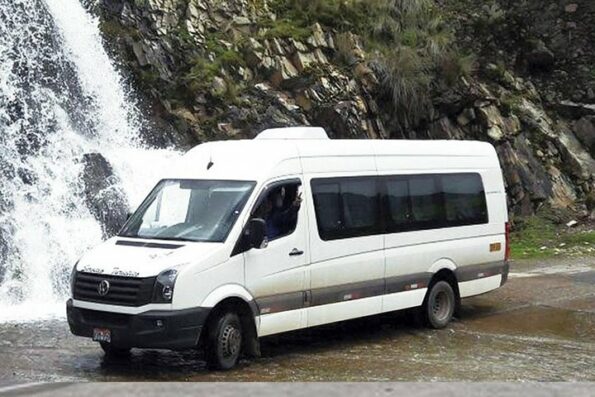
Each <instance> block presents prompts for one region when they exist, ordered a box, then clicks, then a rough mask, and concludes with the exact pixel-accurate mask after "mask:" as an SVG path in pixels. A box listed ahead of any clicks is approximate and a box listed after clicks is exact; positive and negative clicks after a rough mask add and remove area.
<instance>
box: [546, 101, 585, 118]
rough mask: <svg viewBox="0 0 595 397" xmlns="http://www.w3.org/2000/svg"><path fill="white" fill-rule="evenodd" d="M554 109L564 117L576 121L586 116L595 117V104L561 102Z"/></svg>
mask: <svg viewBox="0 0 595 397" xmlns="http://www.w3.org/2000/svg"><path fill="white" fill-rule="evenodd" d="M554 108H555V110H557V111H558V113H561V114H562V115H563V116H566V117H569V118H571V119H575V120H576V119H579V118H581V117H585V116H595V104H585V103H577V102H572V101H561V102H559V103H558V104H556V105H555V106H554Z"/></svg>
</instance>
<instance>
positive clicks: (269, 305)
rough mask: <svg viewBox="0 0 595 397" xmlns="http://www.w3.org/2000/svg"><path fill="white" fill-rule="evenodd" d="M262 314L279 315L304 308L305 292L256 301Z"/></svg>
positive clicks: (272, 296)
mask: <svg viewBox="0 0 595 397" xmlns="http://www.w3.org/2000/svg"><path fill="white" fill-rule="evenodd" d="M256 304H257V305H258V308H259V309H260V310H259V312H260V314H270V313H279V312H284V311H287V310H296V309H301V308H303V307H304V292H303V291H298V292H290V293H288V294H279V295H271V296H266V297H264V298H258V299H256Z"/></svg>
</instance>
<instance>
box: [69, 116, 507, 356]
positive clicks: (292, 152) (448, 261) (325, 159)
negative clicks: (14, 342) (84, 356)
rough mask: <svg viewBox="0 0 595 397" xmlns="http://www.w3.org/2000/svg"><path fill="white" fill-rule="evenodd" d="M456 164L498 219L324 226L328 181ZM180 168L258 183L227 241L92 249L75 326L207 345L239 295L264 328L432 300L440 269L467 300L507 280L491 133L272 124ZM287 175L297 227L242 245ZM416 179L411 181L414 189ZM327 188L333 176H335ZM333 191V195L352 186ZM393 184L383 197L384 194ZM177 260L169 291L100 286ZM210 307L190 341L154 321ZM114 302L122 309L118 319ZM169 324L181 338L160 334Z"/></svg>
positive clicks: (138, 341)
mask: <svg viewBox="0 0 595 397" xmlns="http://www.w3.org/2000/svg"><path fill="white" fill-rule="evenodd" d="M442 174H448V175H454V178H457V176H456V175H458V174H465V175H470V174H473V175H477V176H478V178H480V181H481V183H482V186H483V189H482V192H481V194H482V195H484V197H485V205H486V208H487V213H486V214H485V216H486V218H485V222H481V223H480V224H470V225H460V226H449V227H442V226H440V227H431V222H430V223H428V225H430V227H424V228H422V229H421V230H414V229H415V228H411V229H407V228H405V229H403V230H399V231H393V232H389V231H387V230H388V229H382V230H380V229H375V230H376V232H374V233H373V234H370V235H361V236H354V237H345V238H327V239H323V238H322V237H321V232H320V230H321V229H320V225H319V224H318V222H319V219H318V218H317V212H316V211H317V209H316V206H315V200H314V195H313V189H314V186H317V185H316V184H317V183H319V182H318V181H323V182H320V183H325V182H324V181H334V180H338V181H341V180H342V179H341V178H359V180H361V181H363V182H362V183H364V184H365V183H366V178H370V179H369V180H370V181H371V180H374V181H384V179H382V178H383V177H387V178H389V179H390V178H392V177H393V176H394V177H395V178H396V179H394V180H395V183H396V184H398V183H401V182H399V181H404V180H405V179H407V177H408V176H417V175H421V176H427V178H440V175H442ZM403 178H404V179H403ZM166 179H171V180H217V181H252V182H253V183H254V185H253V189H252V191H251V193H250V196H249V197H248V198H247V201H246V203H245V205H244V206H243V209H242V210H241V213H239V214H238V216H237V219H236V221H235V223H234V224H233V226H232V227H231V229H230V231H229V233H228V235H227V236H226V238H225V240H224V241H222V242H191V241H184V242H172V241H163V240H160V239H146V238H143V239H141V238H130V237H124V236H117V237H114V238H111V239H109V240H107V241H105V242H104V243H102V244H101V245H100V246H98V247H96V248H95V249H93V250H91V251H90V252H88V253H86V254H85V255H84V256H83V257H82V258H81V259H80V261H79V262H78V263H77V265H76V266H75V270H74V275H75V276H74V279H75V280H74V281H73V284H74V285H73V289H74V291H73V292H74V296H73V299H71V300H70V301H69V302H68V313H69V316H68V317H69V322H70V325H71V329H72V330H73V333H75V334H77V335H82V336H87V337H90V336H92V335H91V328H93V329H96V328H97V327H104V328H111V329H112V338H111V341H112V342H114V343H115V341H116V339H114V338H115V337H116V333H117V332H116V331H114V329H118V326H119V327H120V328H121V329H120V330H119V332H121V333H125V332H132V331H131V330H130V329H126V327H128V328H135V331H134V332H136V333H135V334H134V335H127V337H126V338H124V339H123V340H126V341H128V342H126V343H123V344H127V346H128V347H166V348H176V349H177V348H185V347H191V345H196V343H198V340H199V337H200V333H201V329H202V328H203V326H204V323H205V322H206V321H208V316H209V312H210V310H212V309H213V308H216V307H218V305H221V304H222V302H226V301H229V300H230V299H233V300H235V301H236V302H239V301H243V302H244V303H245V307H249V308H250V312H251V314H252V320H253V326H254V329H255V332H256V334H257V336H258V337H262V336H266V335H272V334H276V333H281V332H285V331H291V330H296V329H300V328H305V327H311V326H317V325H321V324H327V323H332V322H336V321H342V320H347V319H352V318H357V317H362V316H369V315H373V314H378V313H383V312H390V311H394V310H400V309H406V308H412V307H417V306H421V305H422V304H423V302H424V298H425V297H426V295H427V293H428V286H429V285H431V283H432V280H433V277H434V276H435V275H437V274H442V275H448V277H450V279H452V280H455V281H453V282H452V284H453V285H452V287H453V289H454V290H455V292H456V294H457V298H465V297H469V296H474V295H478V294H483V293H485V292H488V291H491V290H493V289H496V288H498V287H500V286H501V285H502V284H503V283H504V282H505V281H506V278H507V274H508V263H507V257H506V256H507V255H506V251H507V249H508V242H507V234H506V225H507V222H508V218H507V207H506V194H505V188H504V182H503V178H502V171H501V168H500V164H499V162H498V157H497V154H496V151H495V150H494V148H493V147H492V146H491V145H490V144H488V143H483V142H470V141H411V140H330V139H328V137H327V135H326V133H325V132H324V130H323V129H318V128H305V127H304V128H287V129H278V130H267V131H264V132H263V133H261V134H260V135H259V136H258V137H257V138H255V139H254V140H240V141H224V142H210V143H205V144H201V145H199V146H197V147H195V148H194V149H192V150H190V151H189V152H188V153H187V154H186V155H185V156H184V157H183V159H182V161H181V162H180V163H179V164H178V165H177V166H175V167H172V169H171V171H170V172H169V175H168V176H167V177H166ZM286 180H292V181H298V182H297V183H299V186H300V192H301V199H302V202H301V206H300V207H299V210H298V214H297V224H296V225H295V229H294V230H293V232H292V233H291V234H289V235H287V236H285V237H282V238H279V239H276V240H273V241H270V242H269V243H268V246H266V248H259V247H255V248H250V249H245V250H243V251H241V252H237V243H238V241H239V240H240V239H241V238H242V234H243V231H244V230H245V228H246V225H247V224H248V223H249V220H250V217H251V214H252V213H253V211H254V207H255V205H256V204H257V202H258V200H259V197H262V196H263V194H264V192H266V191H267V189H268V188H270V186H274V185H275V184H279V183H282V182H283V181H286ZM391 180H392V179H391ZM428 180H429V179H428ZM436 180H438V179H436ZM443 180H444V179H443ZM478 180H479V179H478ZM329 183H331V182H329ZM374 183H376V184H378V183H380V182H374ZM405 184H406V182H403V186H405ZM411 184H412V182H409V188H408V189H413V188H412V185H411ZM362 186H363V185H362ZM384 188H385V189H386V187H384ZM321 189H322V190H321V191H330V190H332V189H333V187H332V186H331V185H328V184H327V185H325V186H323V187H322V188H321ZM325 189H326V190H325ZM329 189H330V190H329ZM321 194H322V193H321ZM329 194H330V195H329V196H325V197H326V198H325V200H327V201H329V200H331V201H332V199H333V198H334V197H338V196H333V194H334V193H329ZM341 194H343V193H341ZM411 194H412V195H413V196H415V195H414V194H413V193H411ZM399 195H400V193H396V196H394V197H397V196H399ZM385 196H386V194H384V195H380V196H379V200H383V198H384V197H385ZM389 196H390V195H389ZM321 197H322V196H321ZM392 197H393V196H390V197H388V200H391V198H392ZM399 197H400V196H399ZM415 197H417V196H415ZM428 197H429V196H428ZM431 197H438V196H431ZM453 197H454V196H453ZM410 200H412V199H410ZM403 202H405V201H403ZM455 204H456V202H455ZM390 205H392V204H390ZM422 205H425V204H423V203H422ZM380 206H381V207H382V208H384V206H383V204H380ZM428 208H429V207H428ZM356 210H357V208H356ZM318 216H330V215H328V214H324V215H321V214H318ZM343 216H344V215H343ZM362 216H364V215H362ZM397 218H399V219H404V218H401V217H400V216H397ZM403 222H406V220H405V221H403ZM424 222H425V221H424ZM381 223H384V221H381ZM331 227H332V224H331ZM339 234H340V232H339ZM168 269H175V270H176V271H177V278H176V279H175V285H174V287H173V296H172V297H171V302H169V303H150V302H143V304H141V305H135V304H126V305H120V304H118V303H117V299H114V301H115V302H116V303H110V301H109V299H105V300H104V299H101V297H99V295H97V296H96V294H94V292H93V291H92V290H93V288H100V286H99V285H98V282H99V281H102V279H103V278H107V279H109V280H112V279H116V280H118V278H119V277H121V278H122V279H133V280H132V281H134V279H143V280H150V282H154V278H155V277H156V276H157V275H159V274H160V273H161V272H163V271H166V270H168ZM79 275H80V277H88V279H87V280H86V281H85V280H83V281H85V282H87V283H88V284H86V287H85V288H87V290H86V291H87V292H88V291H91V292H88V293H87V295H85V294H82V296H90V298H89V299H86V298H81V297H80V296H81V294H80V293H79V294H77V292H76V291H77V288H78V287H77V282H78V281H77V280H78V278H77V277H79ZM110 282H111V281H110ZM93 283H97V287H95V285H96V284H93ZM104 284H105V283H104ZM108 286H109V284H108ZM147 288H149V287H147ZM89 294H91V295H89ZM106 296H107V297H109V293H108V294H107V295H106ZM199 309H200V310H201V313H203V314H201V315H200V316H198V315H197V317H200V318H201V319H200V321H198V322H193V321H190V323H191V324H190V325H188V327H186V331H188V330H189V329H191V331H190V333H189V334H187V335H186V336H185V340H184V341H181V340H178V339H177V336H176V335H177V330H176V329H173V328H172V329H169V330H167V331H164V330H158V329H153V328H155V324H153V323H152V322H151V321H152V320H155V319H159V318H161V317H162V318H164V319H165V320H164V321H166V322H167V319H168V318H169V317H168V315H167V314H168V313H186V315H187V316H193V315H195V314H194V313H195V312H194V310H199ZM93 314H97V315H98V316H97V318H94V317H93ZM109 314H114V315H117V316H118V320H117V321H116V322H117V324H115V323H113V321H114V320H113V319H112V318H111V317H110V316H109ZM126 316H129V317H130V319H127V318H128V317H126ZM135 316H139V318H142V317H143V316H145V317H146V318H149V319H151V320H150V321H148V322H146V326H147V327H149V328H150V329H149V330H147V329H144V328H143V327H144V326H143V325H139V324H137V323H135V325H134V327H132V325H130V324H132V323H130V324H129V323H128V322H127V321H131V322H132V321H133V318H134V317H135ZM160 316H161V317H160ZM102 319H103V320H102ZM102 321H103V322H102ZM134 321H136V320H134ZM155 321H157V320H155ZM173 322H175V321H173ZM162 323H163V322H162ZM162 323H161V324H162ZM157 324H159V323H157ZM161 327H162V328H163V327H164V326H163V324H162V325H161ZM157 328H159V327H157ZM165 328H167V324H166V325H165ZM160 332H161V333H163V332H166V333H167V334H168V337H167V338H166V337H163V336H159V335H161V333H160ZM151 333H154V334H155V335H156V338H154V339H150V340H149V339H147V341H145V342H143V341H142V337H139V336H138V335H147V334H151ZM182 339H183V338H182ZM131 340H132V341H134V343H132V342H130V341H131ZM166 340H167V342H166ZM153 341H157V342H156V343H153Z"/></svg>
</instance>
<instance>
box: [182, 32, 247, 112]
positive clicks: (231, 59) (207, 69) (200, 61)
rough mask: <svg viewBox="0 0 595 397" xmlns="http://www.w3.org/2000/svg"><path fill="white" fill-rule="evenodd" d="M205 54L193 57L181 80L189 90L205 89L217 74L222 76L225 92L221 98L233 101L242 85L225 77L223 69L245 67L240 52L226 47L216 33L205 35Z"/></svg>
mask: <svg viewBox="0 0 595 397" xmlns="http://www.w3.org/2000/svg"><path fill="white" fill-rule="evenodd" d="M205 47H206V54H205V55H204V56H198V57H195V59H194V60H193V61H192V62H191V65H190V68H189V70H188V72H187V73H186V74H185V75H184V78H183V81H184V83H185V84H186V87H187V89H189V90H190V91H191V92H196V91H203V90H207V89H209V88H210V87H211V84H212V83H213V80H214V79H215V77H217V76H224V77H223V78H224V80H225V83H226V92H225V94H224V95H222V97H223V98H225V99H228V100H230V101H232V102H234V101H235V100H236V98H237V96H238V95H239V93H240V91H241V89H242V87H241V86H239V85H237V84H235V83H234V82H233V81H232V79H230V78H227V77H225V76H226V73H225V72H224V70H226V69H231V68H238V67H246V62H245V61H244V58H243V57H242V56H241V54H240V53H239V52H237V51H235V50H233V49H231V48H228V47H227V46H226V45H225V44H223V41H222V39H221V37H220V36H219V35H218V34H212V35H210V36H208V37H207V41H206V45H205Z"/></svg>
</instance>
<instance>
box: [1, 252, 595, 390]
mask: <svg viewBox="0 0 595 397" xmlns="http://www.w3.org/2000/svg"><path fill="white" fill-rule="evenodd" d="M511 271H512V272H513V273H512V274H511V279H510V280H509V282H508V283H507V284H506V285H505V286H504V287H503V288H501V289H499V290H497V291H494V292H491V293H488V294H485V295H482V296H479V297H475V298H470V299H466V300H463V307H462V310H461V313H460V316H459V318H458V319H456V320H455V321H454V322H453V323H452V324H451V325H450V326H449V327H447V328H446V329H444V330H438V331H436V330H428V329H424V328H421V327H418V326H416V324H415V322H414V321H412V320H411V319H410V317H411V316H409V315H408V314H407V313H398V314H390V315H382V316H376V317H370V318H366V319H360V320H355V321H350V322H344V323H339V324H334V325H329V326H324V327H320V328H316V329H311V330H302V331H299V332H294V333H290V334H285V335H280V336H275V337H270V338H266V339H264V340H263V342H262V353H263V357H262V358H260V359H258V360H254V361H242V363H241V364H240V365H239V367H238V368H237V369H234V370H232V371H230V372H225V373H216V372H208V371H207V370H206V369H205V366H204V362H203V361H202V358H201V357H200V355H199V354H198V353H195V352H183V353H178V352H169V351H142V350H134V351H133V353H132V355H131V356H130V357H129V358H128V359H124V360H122V359H106V358H104V356H103V354H102V353H101V351H100V349H99V347H98V346H97V345H96V344H94V343H93V342H90V341H88V340H86V339H81V338H76V337H73V336H71V335H70V333H69V331H68V327H67V325H66V323H65V321H51V322H42V323H33V324H0V387H1V386H3V385H8V384H14V383H21V382H38V381H50V382H51V381H81V380H83V381H86V380H90V381H146V380H152V381H164V380H173V381H339V380H340V381H385V380H393V381H453V380H463V381H466V380H482V381H511V380H523V381H524V380H531V381H595V257H590V258H580V259H566V260H554V259H552V260H549V261H547V262H541V263H530V262H521V263H515V264H513V266H512V270H511Z"/></svg>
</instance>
